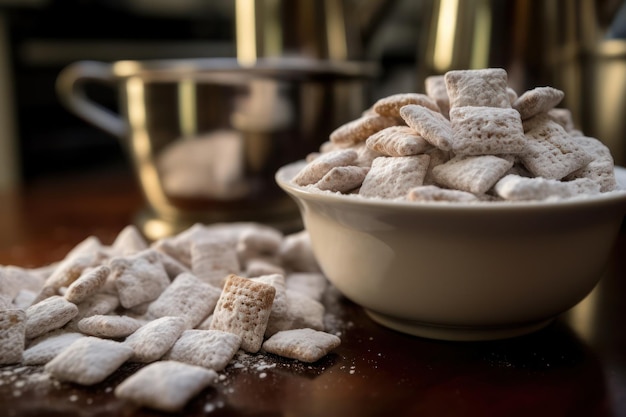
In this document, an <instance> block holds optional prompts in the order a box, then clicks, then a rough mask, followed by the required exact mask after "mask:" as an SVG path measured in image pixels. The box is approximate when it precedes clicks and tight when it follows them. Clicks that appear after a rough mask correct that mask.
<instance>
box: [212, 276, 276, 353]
mask: <svg viewBox="0 0 626 417" xmlns="http://www.w3.org/2000/svg"><path fill="white" fill-rule="evenodd" d="M275 294H276V289H275V288H274V287H273V286H272V285H269V284H264V283H262V282H255V281H253V280H251V279H248V278H244V277H240V276H237V275H234V274H233V275H230V276H229V277H228V278H227V279H226V282H225V284H224V289H223V291H222V293H221V295H220V298H219V300H218V302H217V306H216V307H215V311H214V313H213V320H212V321H211V329H212V330H222V331H225V332H231V333H234V334H237V335H239V336H241V338H242V342H241V348H242V349H243V350H245V351H246V352H251V353H254V352H258V351H259V349H260V348H261V344H262V343H263V335H264V334H265V330H266V328H267V322H268V320H269V317H270V313H271V311H272V303H273V301H274V295H275Z"/></svg>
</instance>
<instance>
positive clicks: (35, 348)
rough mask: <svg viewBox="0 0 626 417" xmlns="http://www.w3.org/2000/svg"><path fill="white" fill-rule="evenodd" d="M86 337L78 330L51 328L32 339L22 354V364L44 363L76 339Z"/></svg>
mask: <svg viewBox="0 0 626 417" xmlns="http://www.w3.org/2000/svg"><path fill="white" fill-rule="evenodd" d="M82 337H86V336H85V335H84V334H82V333H79V332H68V331H65V330H64V329H59V330H53V331H51V332H49V333H46V334H44V335H42V336H39V337H38V338H36V339H33V340H32V341H31V342H30V343H29V345H28V348H27V349H26V350H25V351H24V354H23V355H22V365H29V366H30V365H45V364H46V363H48V362H50V361H51V360H52V359H54V357H55V356H56V355H58V354H59V353H61V352H62V351H63V350H64V349H65V348H67V347H68V346H69V345H71V344H72V343H74V342H75V341H76V340H78V339H80V338H82Z"/></svg>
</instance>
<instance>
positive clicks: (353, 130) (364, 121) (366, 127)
mask: <svg viewBox="0 0 626 417" xmlns="http://www.w3.org/2000/svg"><path fill="white" fill-rule="evenodd" d="M399 123H401V122H400V121H398V119H396V118H395V117H385V116H378V115H375V116H362V117H359V118H358V119H354V120H352V121H349V122H348V123H346V124H343V125H341V126H339V127H338V128H337V129H335V130H334V131H332V132H331V133H330V136H329V138H330V141H331V142H333V143H336V144H339V145H355V144H357V143H359V142H365V140H366V139H367V138H368V137H370V136H371V135H373V134H374V133H376V132H378V131H379V130H383V129H384V128H386V127H389V126H395V125H398V124H399Z"/></svg>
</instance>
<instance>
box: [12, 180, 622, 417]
mask: <svg viewBox="0 0 626 417" xmlns="http://www.w3.org/2000/svg"><path fill="white" fill-rule="evenodd" d="M142 205H143V200H142V197H141V194H140V193H139V190H138V188H137V186H136V183H135V181H134V179H133V177H132V175H130V174H129V173H128V172H126V171H124V170H122V171H114V172H101V173H95V174H86V175H84V176H80V177H69V176H68V177H66V178H54V179H50V180H40V181H38V182H37V183H33V184H29V185H28V186H26V187H24V188H23V189H21V190H19V191H14V192H2V193H1V194H0V264H2V265H20V266H25V267H36V266H41V265H45V264H48V263H50V262H54V261H57V260H59V259H61V258H62V257H63V256H64V255H65V253H67V251H68V250H69V249H71V248H72V247H73V246H74V245H76V244H77V243H79V242H80V241H82V240H83V239H85V238H86V237H88V236H91V235H95V236H97V237H99V238H100V239H101V240H102V242H103V243H111V242H112V240H113V238H114V237H115V236H116V234H117V233H118V232H119V231H120V230H121V229H122V228H123V227H124V226H125V225H127V224H129V223H131V222H132V221H133V217H134V215H135V214H136V213H137V211H138V210H139V209H141V208H142ZM625 278H626V228H625V227H622V230H621V232H620V235H619V237H618V241H617V243H616V246H615V250H614V253H613V255H612V257H611V260H610V262H609V265H608V268H607V271H606V273H605V275H604V276H603V278H602V280H601V281H600V284H599V285H598V286H597V287H596V289H595V290H594V291H593V292H592V293H591V294H590V295H589V296H588V297H587V298H586V299H585V300H584V301H583V302H582V303H580V304H579V305H578V306H576V307H575V308H574V309H572V310H571V311H570V312H568V313H566V314H564V315H563V316H562V317H559V318H557V319H556V320H555V321H554V323H553V324H551V325H550V326H548V327H547V328H545V329H543V330H540V331H538V332H536V333H534V334H532V335H528V336H524V337H519V338H515V339H509V340H501V341H492V342H462V343H460V342H443V341H435V340H427V339H421V338H417V337H411V336H407V335H404V334H401V333H397V332H395V331H392V330H388V329H386V328H383V327H381V326H379V325H377V324H375V323H374V322H372V321H371V320H370V319H369V318H368V317H367V316H366V315H365V314H364V312H363V311H362V310H361V309H360V308H359V307H358V306H356V305H354V304H353V303H351V302H350V301H349V300H347V299H345V298H343V297H341V296H340V295H338V294H334V295H333V294H331V295H330V296H329V297H327V299H326V307H327V311H328V313H329V317H331V318H332V323H331V325H330V327H331V328H332V329H331V330H333V331H337V332H340V333H341V338H342V344H341V346H340V347H339V348H337V349H336V350H335V351H334V352H333V353H332V354H330V355H328V356H327V357H325V358H323V359H322V360H320V361H319V362H317V363H315V364H311V365H305V364H299V363H295V362H293V361H290V360H285V359H280V358H277V357H273V356H271V355H255V356H247V357H243V358H239V359H238V360H237V364H238V366H231V367H229V368H227V369H226V370H225V371H224V372H222V374H223V376H222V378H221V380H220V382H219V383H218V384H217V385H216V386H215V387H210V388H207V389H206V390H204V391H202V392H201V393H200V394H199V395H197V396H196V397H194V399H193V400H192V401H190V402H189V404H188V405H187V407H186V408H185V410H184V413H182V415H189V416H207V415H208V416H216V417H217V416H239V415H242V416H243V415H245V416H454V417H458V416H525V417H526V416H533V417H538V416H551V417H554V416H626V326H625V324H626V320H625V318H626V300H625V299H624V296H626V279H625ZM137 368H138V365H130V364H128V365H124V366H123V367H122V368H121V369H120V370H118V371H117V372H116V373H115V374H114V375H112V376H111V377H110V378H108V379H107V380H105V381H104V382H102V383H100V384H98V385H96V386H93V387H81V386H77V385H72V384H65V383H62V384H58V383H57V384H53V383H39V382H37V381H39V375H40V374H41V369H40V368H23V367H5V368H0V416H40V415H41V416H44V415H46V416H102V417H104V416H161V415H164V414H163V413H157V412H154V411H150V410H148V409H140V408H137V407H136V406H133V405H130V404H127V403H124V402H122V401H120V400H117V399H116V398H115V396H114V394H113V392H112V389H113V388H114V387H115V386H116V384H117V383H119V382H120V381H121V380H123V379H124V378H125V377H126V376H127V375H129V374H130V373H132V372H134V371H135V370H136V369H137Z"/></svg>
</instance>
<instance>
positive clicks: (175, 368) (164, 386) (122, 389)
mask: <svg viewBox="0 0 626 417" xmlns="http://www.w3.org/2000/svg"><path fill="white" fill-rule="evenodd" d="M216 380H217V373H216V372H215V371H213V370H211V369H205V368H202V367H200V366H195V365H189V364H186V363H182V362H176V361H161V362H155V363H152V364H150V365H148V366H146V367H144V368H142V369H140V370H139V371H137V372H136V373H134V374H133V375H131V376H129V377H128V378H126V379H125V380H124V381H122V383H121V384H120V385H118V386H117V388H115V396H116V397H118V398H122V399H125V400H128V401H131V402H133V403H136V404H138V405H142V406H145V407H148V408H152V409H155V410H160V411H165V412H176V411H180V410H181V409H182V408H183V407H184V406H185V404H187V402H188V401H189V400H190V399H191V398H192V397H194V396H195V395H196V394H198V393H199V392H200V391H202V390H203V389H204V388H206V387H208V386H209V385H211V384H212V383H214V382H215V381H216Z"/></svg>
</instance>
